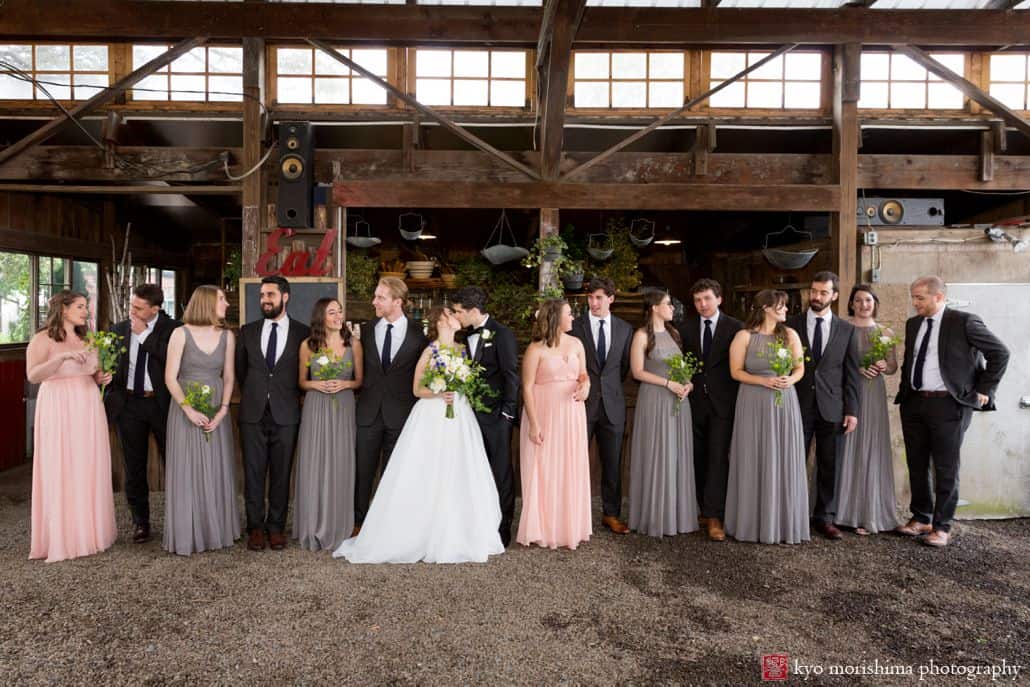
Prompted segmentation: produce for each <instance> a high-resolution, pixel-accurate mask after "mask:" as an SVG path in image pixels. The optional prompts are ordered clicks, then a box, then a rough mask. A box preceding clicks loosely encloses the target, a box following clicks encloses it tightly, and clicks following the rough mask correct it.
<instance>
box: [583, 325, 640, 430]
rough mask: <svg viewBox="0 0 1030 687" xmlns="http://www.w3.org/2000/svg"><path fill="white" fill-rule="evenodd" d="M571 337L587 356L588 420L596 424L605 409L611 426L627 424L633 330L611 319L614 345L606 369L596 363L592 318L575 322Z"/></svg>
mask: <svg viewBox="0 0 1030 687" xmlns="http://www.w3.org/2000/svg"><path fill="white" fill-rule="evenodd" d="M572 335H573V336H575V337H576V338H578V339H579V340H580V341H582V342H583V348H585V349H586V353H587V374H588V375H590V395H589V396H588V397H587V403H586V408H587V418H588V419H590V420H592V421H596V420H597V419H598V418H599V417H600V415H601V408H604V414H605V415H606V416H607V417H608V420H609V421H610V422H611V423H612V424H615V425H619V424H625V422H626V395H625V393H624V392H623V389H622V382H623V380H624V379H626V375H628V374H629V345H630V342H632V341H633V327H632V326H631V325H630V324H629V323H628V322H626V321H625V320H623V319H621V318H618V317H616V316H615V315H612V324H611V331H610V332H605V336H606V337H607V338H608V341H609V343H610V344H611V345H610V346H609V347H608V355H607V356H605V359H604V367H603V368H602V367H601V365H600V361H598V359H597V341H595V340H594V332H593V330H592V328H591V327H590V315H588V314H586V313H584V314H583V315H580V316H579V317H577V318H576V319H575V320H574V321H573V322H572Z"/></svg>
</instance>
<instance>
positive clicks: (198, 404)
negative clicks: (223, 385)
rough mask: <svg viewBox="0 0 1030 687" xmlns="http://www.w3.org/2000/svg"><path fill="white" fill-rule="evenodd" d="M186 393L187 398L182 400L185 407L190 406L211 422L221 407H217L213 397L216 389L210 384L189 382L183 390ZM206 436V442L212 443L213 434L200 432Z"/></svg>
mask: <svg viewBox="0 0 1030 687" xmlns="http://www.w3.org/2000/svg"><path fill="white" fill-rule="evenodd" d="M183 391H184V392H185V393H186V398H184V399H182V404H181V405H183V406H189V407H190V408H193V410H196V411H197V412H198V413H201V414H203V415H206V416H207V418H208V419H209V420H210V419H211V418H213V417H214V416H215V415H216V414H217V413H218V409H219V407H220V406H218V405H215V403H214V400H213V399H212V395H213V394H214V389H212V388H211V386H210V385H208V384H201V383H200V382H187V383H186V386H185V387H184V388H183ZM200 431H201V432H202V433H203V434H204V440H205V441H208V442H210V441H211V434H210V433H208V432H204V430H203V429H201V430H200Z"/></svg>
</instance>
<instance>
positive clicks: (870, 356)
mask: <svg viewBox="0 0 1030 687" xmlns="http://www.w3.org/2000/svg"><path fill="white" fill-rule="evenodd" d="M869 343H871V344H872V347H871V348H870V349H869V351H868V352H867V353H866V354H865V355H863V356H862V368H863V369H865V368H869V367H872V366H873V365H875V364H876V363H878V362H879V361H881V360H887V356H889V355H890V354H891V351H892V350H893V349H894V347H895V346H897V345H898V344H899V343H901V339H899V338H898V337H896V336H887V334H886V333H884V331H883V328H882V327H877V328H876V329H874V330H873V331H872V332H870V333H869Z"/></svg>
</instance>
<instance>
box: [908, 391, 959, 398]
mask: <svg viewBox="0 0 1030 687" xmlns="http://www.w3.org/2000/svg"><path fill="white" fill-rule="evenodd" d="M916 393H917V394H919V395H920V396H922V397H923V398H944V397H946V396H951V394H950V393H949V392H947V391H916Z"/></svg>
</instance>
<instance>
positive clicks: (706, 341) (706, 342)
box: [701, 320, 712, 360]
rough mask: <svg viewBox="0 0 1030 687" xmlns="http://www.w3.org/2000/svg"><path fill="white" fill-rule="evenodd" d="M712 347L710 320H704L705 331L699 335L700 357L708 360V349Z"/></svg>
mask: <svg viewBox="0 0 1030 687" xmlns="http://www.w3.org/2000/svg"><path fill="white" fill-rule="evenodd" d="M711 348H712V321H711V320H705V333H704V334H703V335H702V336H701V359H702V360H708V351H710V350H711Z"/></svg>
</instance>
